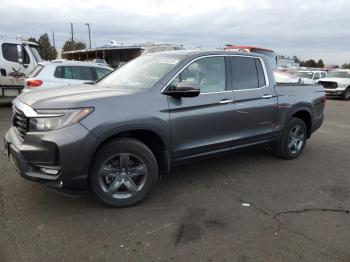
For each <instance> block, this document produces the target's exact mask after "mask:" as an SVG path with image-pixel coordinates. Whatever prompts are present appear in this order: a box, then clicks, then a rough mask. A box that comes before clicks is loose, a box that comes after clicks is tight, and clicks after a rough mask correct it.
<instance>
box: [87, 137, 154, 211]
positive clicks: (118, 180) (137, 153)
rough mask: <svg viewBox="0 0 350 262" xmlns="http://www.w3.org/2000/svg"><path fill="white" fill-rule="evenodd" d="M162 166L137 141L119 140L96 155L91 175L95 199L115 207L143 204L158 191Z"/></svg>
mask: <svg viewBox="0 0 350 262" xmlns="http://www.w3.org/2000/svg"><path fill="white" fill-rule="evenodd" d="M157 178H158V164H157V160H156V158H155V157H154V155H153V153H152V151H151V150H150V149H149V148H148V147H147V146H146V145H145V144H143V143H142V142H140V141H138V140H136V139H133V138H119V139H116V140H112V141H111V142H109V143H108V144H106V145H104V146H103V147H102V148H100V149H99V150H98V152H97V153H96V155H95V157H94V159H93V163H92V166H91V168H90V172H89V183H90V187H91V189H92V191H93V193H94V194H95V196H96V197H97V198H98V199H99V200H101V201H102V202H103V203H105V204H107V205H109V206H112V207H126V206H131V205H134V204H137V203H139V202H141V201H142V200H143V199H144V198H145V197H146V195H147V194H148V193H149V192H150V191H151V189H152V188H153V187H154V185H155V183H156V181H157Z"/></svg>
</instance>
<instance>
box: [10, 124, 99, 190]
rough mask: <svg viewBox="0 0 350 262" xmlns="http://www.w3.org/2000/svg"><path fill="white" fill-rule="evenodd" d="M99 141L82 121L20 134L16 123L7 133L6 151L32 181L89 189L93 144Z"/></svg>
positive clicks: (55, 185) (58, 186) (17, 168)
mask: <svg viewBox="0 0 350 262" xmlns="http://www.w3.org/2000/svg"><path fill="white" fill-rule="evenodd" d="M95 143H96V140H95V137H94V136H93V135H91V134H90V133H89V132H88V130H86V129H85V128H84V127H83V126H82V125H81V124H79V123H78V124H74V125H72V126H69V127H66V128H62V129H58V130H54V131H49V132H28V133H27V134H26V135H25V136H24V139H23V140H22V139H21V138H19V137H18V135H17V133H16V130H15V128H14V127H11V129H10V130H9V131H8V132H7V133H6V134H5V137H4V144H5V153H7V154H8V156H9V158H10V160H11V162H12V164H13V166H14V167H15V169H16V170H17V171H18V173H19V174H20V175H21V176H22V177H24V178H26V179H28V180H31V181H36V182H40V183H43V184H45V185H47V186H49V187H51V188H55V189H60V190H62V191H72V190H73V191H84V190H86V189H87V177H88V169H89V165H90V163H89V162H90V157H91V148H93V146H94V144H95Z"/></svg>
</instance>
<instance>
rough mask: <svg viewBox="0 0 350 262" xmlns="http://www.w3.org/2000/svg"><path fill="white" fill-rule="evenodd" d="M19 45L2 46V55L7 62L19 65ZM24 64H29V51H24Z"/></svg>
mask: <svg viewBox="0 0 350 262" xmlns="http://www.w3.org/2000/svg"><path fill="white" fill-rule="evenodd" d="M17 46H19V45H17V44H6V43H5V44H2V47H1V49H2V55H3V56H4V58H5V59H6V60H7V61H10V62H15V63H18V50H17ZM23 62H24V64H29V63H30V59H29V56H28V53H27V51H26V50H25V49H24V61H23Z"/></svg>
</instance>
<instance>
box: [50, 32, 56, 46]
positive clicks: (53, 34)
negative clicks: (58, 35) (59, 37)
mask: <svg viewBox="0 0 350 262" xmlns="http://www.w3.org/2000/svg"><path fill="white" fill-rule="evenodd" d="M51 32H52V45H53V49H56V45H55V31H53V30H52V31H51Z"/></svg>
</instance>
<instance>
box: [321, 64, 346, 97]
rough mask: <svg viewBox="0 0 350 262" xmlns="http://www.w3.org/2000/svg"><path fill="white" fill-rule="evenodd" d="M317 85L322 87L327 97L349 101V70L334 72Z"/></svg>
mask: <svg viewBox="0 0 350 262" xmlns="http://www.w3.org/2000/svg"><path fill="white" fill-rule="evenodd" d="M317 83H318V84H320V85H323V87H324V88H325V91H326V94H327V96H333V97H341V98H342V99H343V100H350V70H345V69H343V70H335V71H333V72H331V73H329V74H328V76H327V77H326V78H323V79H322V80H319V81H318V82H317Z"/></svg>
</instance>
